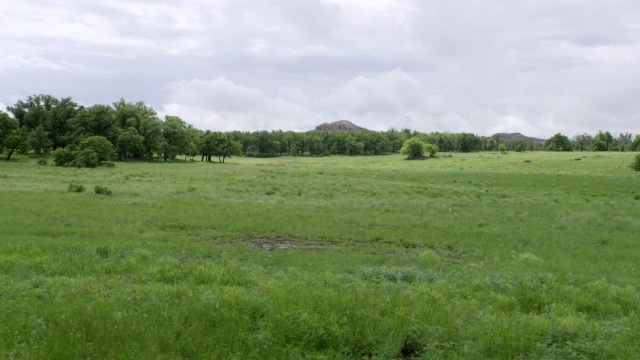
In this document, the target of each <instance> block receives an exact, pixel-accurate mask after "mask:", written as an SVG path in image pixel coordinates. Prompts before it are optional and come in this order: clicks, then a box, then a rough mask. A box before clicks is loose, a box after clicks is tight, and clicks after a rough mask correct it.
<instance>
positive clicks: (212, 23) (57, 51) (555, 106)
mask: <svg viewBox="0 0 640 360" xmlns="http://www.w3.org/2000/svg"><path fill="white" fill-rule="evenodd" d="M0 24H2V25H1V26H0V107H2V109H4V108H5V107H6V106H7V105H12V104H14V103H15V102H16V100H17V99H25V98H26V97H27V96H29V95H33V94H50V95H54V96H56V97H67V96H71V97H72V98H73V99H74V100H75V101H77V102H79V103H81V104H84V105H93V104H96V103H112V102H114V101H117V100H118V99H119V98H121V97H123V98H125V99H126V100H128V101H140V100H142V101H144V102H146V103H148V104H150V105H151V106H153V107H154V108H155V109H156V110H157V111H158V112H159V113H160V114H169V115H178V116H180V117H182V118H183V119H184V120H185V121H187V122H189V123H191V124H194V125H195V126H196V127H198V128H201V129H216V130H271V129H283V130H310V129H313V128H315V126H316V125H318V124H319V123H322V122H330V121H335V120H340V119H347V120H351V121H353V122H354V123H356V124H358V125H360V126H364V127H367V128H370V129H375V130H386V129H389V128H392V127H393V128H396V129H402V128H410V129H413V130H420V131H426V132H431V131H451V132H461V131H465V132H473V133H476V134H480V135H491V134H493V133H495V132H522V133H524V134H527V135H530V136H538V137H549V136H551V135H553V134H554V133H556V132H562V133H564V134H566V135H569V136H572V135H575V134H579V133H584V132H587V133H591V134H594V133H595V132H597V131H598V130H609V131H611V132H613V133H614V134H615V135H617V134H618V133H620V132H632V133H635V134H640V2H639V1H637V0H448V1H442V0H271V1H267V0H172V1H168V0H127V1H125V0H20V1H15V0H0Z"/></svg>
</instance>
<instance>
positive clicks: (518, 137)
mask: <svg viewBox="0 0 640 360" xmlns="http://www.w3.org/2000/svg"><path fill="white" fill-rule="evenodd" d="M493 136H499V137H500V138H501V139H505V140H508V141H513V140H530V141H533V142H537V143H543V142H545V141H546V140H545V139H539V138H534V137H529V136H526V135H522V134H521V133H511V134H507V133H498V134H494V135H493Z"/></svg>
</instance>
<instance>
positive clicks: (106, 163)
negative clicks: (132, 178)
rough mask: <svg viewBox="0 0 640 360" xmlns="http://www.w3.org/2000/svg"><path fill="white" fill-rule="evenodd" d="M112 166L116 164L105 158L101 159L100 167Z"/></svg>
mask: <svg viewBox="0 0 640 360" xmlns="http://www.w3.org/2000/svg"><path fill="white" fill-rule="evenodd" d="M114 166H116V164H115V163H114V162H113V161H111V160H107V161H103V162H102V167H106V168H112V167H114Z"/></svg>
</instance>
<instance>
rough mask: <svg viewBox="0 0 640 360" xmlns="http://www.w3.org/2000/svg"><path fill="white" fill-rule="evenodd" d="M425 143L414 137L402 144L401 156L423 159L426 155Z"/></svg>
mask: <svg viewBox="0 0 640 360" xmlns="http://www.w3.org/2000/svg"><path fill="white" fill-rule="evenodd" d="M424 147H425V143H423V142H422V140H420V139H418V138H417V137H412V138H411V139H409V140H407V141H405V142H404V144H402V148H401V149H400V154H402V155H406V156H407V158H409V159H416V158H419V157H422V156H423V154H424Z"/></svg>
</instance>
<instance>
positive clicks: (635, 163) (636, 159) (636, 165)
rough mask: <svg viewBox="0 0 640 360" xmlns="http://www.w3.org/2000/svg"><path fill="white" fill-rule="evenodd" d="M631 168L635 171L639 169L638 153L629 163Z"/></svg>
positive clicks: (639, 159) (639, 158) (639, 155)
mask: <svg viewBox="0 0 640 360" xmlns="http://www.w3.org/2000/svg"><path fill="white" fill-rule="evenodd" d="M631 168H632V169H633V170H635V171H640V154H638V155H636V157H635V158H634V160H633V163H631Z"/></svg>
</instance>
